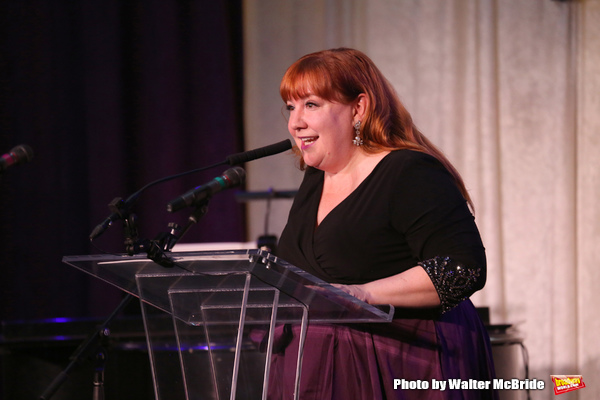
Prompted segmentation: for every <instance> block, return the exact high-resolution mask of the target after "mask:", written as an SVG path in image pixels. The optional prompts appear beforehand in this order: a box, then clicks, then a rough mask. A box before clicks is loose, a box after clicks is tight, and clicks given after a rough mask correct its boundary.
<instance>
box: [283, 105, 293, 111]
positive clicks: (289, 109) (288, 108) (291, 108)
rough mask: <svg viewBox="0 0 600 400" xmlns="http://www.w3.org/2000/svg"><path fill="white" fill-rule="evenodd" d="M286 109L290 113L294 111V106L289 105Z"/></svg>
mask: <svg viewBox="0 0 600 400" xmlns="http://www.w3.org/2000/svg"><path fill="white" fill-rule="evenodd" d="M285 109H286V110H288V111H292V110H293V109H294V106H293V105H291V104H288V105H287V106H285Z"/></svg>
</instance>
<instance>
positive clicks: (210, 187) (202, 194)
mask: <svg viewBox="0 0 600 400" xmlns="http://www.w3.org/2000/svg"><path fill="white" fill-rule="evenodd" d="M245 179H246V171H244V169H243V168H242V167H233V168H230V169H228V170H227V171H225V172H223V175H221V176H218V177H216V178H214V179H213V180H212V181H210V182H209V183H207V184H205V185H202V186H198V187H196V188H194V189H192V190H190V191H188V192H187V193H185V194H183V195H181V196H179V197H178V198H176V199H174V200H172V201H170V202H169V204H167V211H169V212H175V211H178V210H181V209H182V208H184V207H189V206H195V205H197V204H199V203H200V202H202V201H204V200H207V199H210V198H211V197H212V196H213V195H214V194H215V193H218V192H220V191H222V190H225V189H230V188H234V187H237V186H241V185H242V184H243V183H244V181H245Z"/></svg>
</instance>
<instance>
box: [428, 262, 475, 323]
mask: <svg viewBox="0 0 600 400" xmlns="http://www.w3.org/2000/svg"><path fill="white" fill-rule="evenodd" d="M418 265H420V266H421V267H423V268H424V269H425V271H426V272H427V274H428V275H429V277H430V278H431V281H432V282H433V286H435V290H436V291H437V293H438V296H439V297H440V302H441V308H442V313H445V312H446V311H449V310H451V309H452V308H454V307H456V305H458V303H460V302H461V301H463V300H465V299H467V298H468V297H469V296H470V295H471V294H473V287H474V286H475V282H476V281H477V278H479V273H480V272H481V268H474V269H471V268H465V267H464V266H463V265H461V264H459V263H457V262H454V261H453V260H452V259H451V258H450V257H439V256H438V257H434V258H431V259H429V260H424V261H421V262H419V263H418Z"/></svg>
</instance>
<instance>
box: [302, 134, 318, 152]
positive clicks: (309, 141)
mask: <svg viewBox="0 0 600 400" xmlns="http://www.w3.org/2000/svg"><path fill="white" fill-rule="evenodd" d="M299 139H300V141H301V142H302V150H304V149H307V148H309V147H310V146H312V145H313V144H314V143H315V142H316V141H317V139H319V137H318V136H306V137H301V138H299Z"/></svg>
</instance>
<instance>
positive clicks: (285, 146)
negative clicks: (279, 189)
mask: <svg viewBox="0 0 600 400" xmlns="http://www.w3.org/2000/svg"><path fill="white" fill-rule="evenodd" d="M291 148H292V141H291V140H290V139H286V140H283V141H281V142H278V143H274V144H270V145H268V146H265V147H260V148H258V149H254V150H248V151H244V152H243V153H237V154H233V155H230V156H229V157H227V160H226V162H227V163H228V164H229V165H237V164H243V163H245V162H248V161H253V160H257V159H259V158H263V157H267V156H272V155H275V154H279V153H282V152H284V151H286V150H289V149H291Z"/></svg>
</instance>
